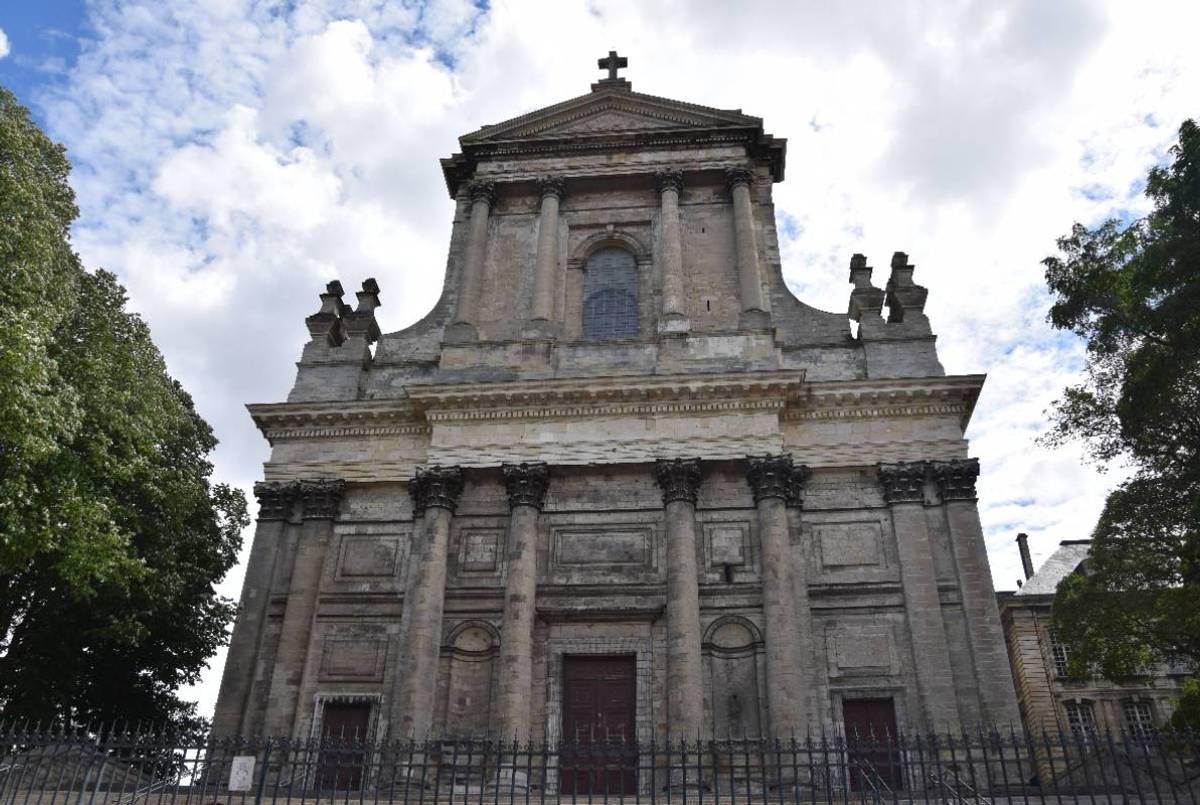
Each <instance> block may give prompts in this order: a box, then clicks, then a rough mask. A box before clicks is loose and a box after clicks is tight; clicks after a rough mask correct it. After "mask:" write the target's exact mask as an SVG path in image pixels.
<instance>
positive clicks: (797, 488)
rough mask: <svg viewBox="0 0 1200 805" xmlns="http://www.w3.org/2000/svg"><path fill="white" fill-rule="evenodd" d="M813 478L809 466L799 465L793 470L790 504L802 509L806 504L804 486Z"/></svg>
mask: <svg viewBox="0 0 1200 805" xmlns="http://www.w3.org/2000/svg"><path fill="white" fill-rule="evenodd" d="M811 477H812V470H811V469H810V468H809V467H808V465H807V464H797V465H796V466H795V467H793V468H792V477H791V488H790V489H789V494H790V495H791V497H789V498H788V504H789V505H791V506H795V507H796V508H800V507H801V506H802V505H803V503H804V485H805V484H807V483H808V479H809V478H811Z"/></svg>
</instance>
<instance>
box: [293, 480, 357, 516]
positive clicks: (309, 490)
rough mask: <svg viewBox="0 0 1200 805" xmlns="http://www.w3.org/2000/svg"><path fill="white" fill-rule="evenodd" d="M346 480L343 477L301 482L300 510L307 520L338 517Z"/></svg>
mask: <svg viewBox="0 0 1200 805" xmlns="http://www.w3.org/2000/svg"><path fill="white" fill-rule="evenodd" d="M345 492H346V482H345V481H343V480H341V479H334V478H323V479H320V480H315V481H301V482H300V489H299V495H300V511H301V514H302V515H303V517H304V519H305V520H332V519H334V518H336V517H337V515H338V509H339V508H341V505H342V495H343V494H345Z"/></svg>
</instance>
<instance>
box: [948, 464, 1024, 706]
mask: <svg viewBox="0 0 1200 805" xmlns="http://www.w3.org/2000/svg"><path fill="white" fill-rule="evenodd" d="M933 477H934V478H935V479H936V480H937V483H938V487H939V489H940V491H941V493H942V506H943V508H944V509H945V514H946V524H947V525H948V526H949V531H950V546H951V549H952V550H953V553H954V564H955V565H956V569H957V571H958V583H959V587H960V589H961V590H962V602H963V612H964V613H965V614H966V616H967V634H968V635H969V636H970V639H971V643H972V651H971V656H972V657H973V658H974V660H975V681H976V682H977V684H978V685H979V697H980V699H981V700H982V702H981V704H982V705H983V713H982V716H983V721H984V722H986V723H989V724H1005V723H1009V724H1011V723H1016V721H1017V720H1018V719H1019V717H1020V713H1019V712H1018V710H1017V699H1016V694H1015V692H1014V691H1015V687H1014V685H1013V681H1012V666H1011V665H1009V661H1008V650H1007V649H1006V648H1005V645H1004V630H1003V629H1002V627H1001V625H1000V607H999V606H998V605H997V603H996V590H995V588H994V587H993V586H992V571H991V568H990V567H989V566H988V558H987V546H986V545H985V544H984V541H983V525H982V524H981V523H980V522H979V508H978V506H977V504H976V500H975V479H976V478H978V477H979V459H975V458H969V459H964V460H959V461H939V462H935V463H934V465H933Z"/></svg>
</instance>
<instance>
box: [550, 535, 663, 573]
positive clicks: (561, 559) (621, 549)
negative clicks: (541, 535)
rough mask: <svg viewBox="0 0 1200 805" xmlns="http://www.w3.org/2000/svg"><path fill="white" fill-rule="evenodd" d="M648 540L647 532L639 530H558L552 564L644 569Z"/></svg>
mask: <svg viewBox="0 0 1200 805" xmlns="http://www.w3.org/2000/svg"><path fill="white" fill-rule="evenodd" d="M650 537H651V530H650V528H648V527H638V526H626V527H614V528H603V529H602V528H589V529H578V530H576V529H561V530H558V531H555V532H554V543H555V562H556V564H559V565H564V566H584V567H587V566H593V565H604V566H614V565H624V566H633V567H644V566H646V565H648V564H649V563H650Z"/></svg>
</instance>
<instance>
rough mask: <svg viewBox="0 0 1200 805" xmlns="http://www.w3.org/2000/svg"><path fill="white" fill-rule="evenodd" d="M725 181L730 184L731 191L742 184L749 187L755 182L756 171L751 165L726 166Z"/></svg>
mask: <svg viewBox="0 0 1200 805" xmlns="http://www.w3.org/2000/svg"><path fill="white" fill-rule="evenodd" d="M725 182H726V184H728V185H729V190H730V192H733V189H734V188H736V187H738V186H740V185H745V186H747V187H749V186H750V185H752V184H753V183H754V171H753V170H751V169H750V168H749V167H738V168H726V169H725Z"/></svg>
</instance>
